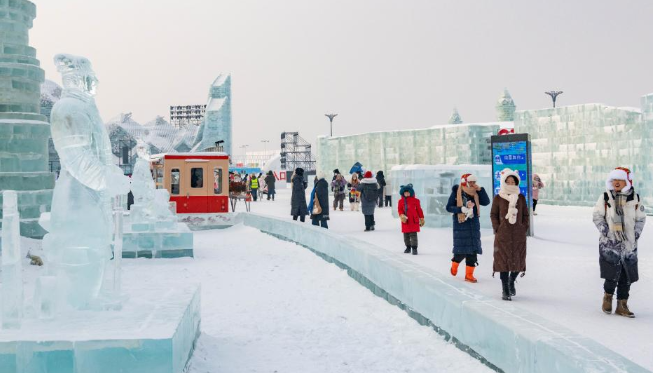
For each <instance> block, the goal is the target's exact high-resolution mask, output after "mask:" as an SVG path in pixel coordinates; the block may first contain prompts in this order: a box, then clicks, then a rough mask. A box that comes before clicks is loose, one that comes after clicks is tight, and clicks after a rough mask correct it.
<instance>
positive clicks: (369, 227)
mask: <svg viewBox="0 0 653 373" xmlns="http://www.w3.org/2000/svg"><path fill="white" fill-rule="evenodd" d="M356 190H357V191H358V192H360V200H361V204H362V206H361V207H362V212H363V215H364V216H365V232H369V231H373V230H374V225H375V222H374V208H375V207H376V204H377V201H378V195H379V184H378V183H377V182H376V179H375V178H374V176H373V175H372V171H366V172H365V174H364V175H363V180H361V182H360V184H358V186H357V187H356Z"/></svg>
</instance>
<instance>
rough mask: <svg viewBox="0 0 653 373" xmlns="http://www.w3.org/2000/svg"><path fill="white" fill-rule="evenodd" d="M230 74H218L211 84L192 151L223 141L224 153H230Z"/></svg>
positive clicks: (201, 149) (210, 146)
mask: <svg viewBox="0 0 653 373" xmlns="http://www.w3.org/2000/svg"><path fill="white" fill-rule="evenodd" d="M231 139H232V134H231V74H220V75H218V77H217V78H216V79H215V80H214V81H213V84H211V90H210V92H209V101H208V103H207V105H206V115H205V116H204V122H202V124H201V125H200V128H199V129H198V131H197V136H196V137H195V140H194V141H193V149H192V150H193V151H199V152H201V151H203V150H205V149H208V148H212V147H214V146H216V142H217V141H221V140H222V141H224V145H223V146H224V152H225V153H227V154H229V155H233V153H232V141H231Z"/></svg>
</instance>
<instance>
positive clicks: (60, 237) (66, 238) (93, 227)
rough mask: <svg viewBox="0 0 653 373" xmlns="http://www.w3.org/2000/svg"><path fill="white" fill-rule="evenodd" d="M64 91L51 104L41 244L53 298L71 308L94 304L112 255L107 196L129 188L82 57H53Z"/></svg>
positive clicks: (88, 65) (94, 83)
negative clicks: (57, 163) (56, 171)
mask: <svg viewBox="0 0 653 373" xmlns="http://www.w3.org/2000/svg"><path fill="white" fill-rule="evenodd" d="M54 62H55V65H56V66H57V70H58V71H59V72H60V73H61V75H62V80H63V88H64V89H63V94H62V98H61V100H60V101H59V102H57V103H56V104H55V106H54V107H53V108H52V115H51V125H52V140H53V142H54V146H55V148H56V150H57V153H59V157H60V160H61V173H60V176H59V179H58V181H57V183H56V186H55V188H54V195H53V199H52V212H51V213H50V218H49V221H47V220H43V219H42V221H44V225H45V227H44V228H45V229H46V230H48V232H49V233H48V234H47V235H46V236H45V238H44V242H43V248H44V250H45V253H46V257H47V259H48V262H49V263H50V274H51V275H54V276H56V282H57V297H58V300H59V301H60V302H63V304H65V305H67V306H69V307H72V308H74V309H85V308H89V307H92V306H93V304H96V301H97V298H98V295H99V292H100V289H101V287H102V282H103V278H104V271H105V267H106V266H107V264H108V262H109V260H110V259H111V240H112V233H113V221H112V215H111V213H112V210H111V202H112V200H111V199H112V197H116V196H119V195H125V194H127V193H128V192H129V178H127V177H126V176H125V175H124V174H123V172H122V170H121V169H120V168H119V167H118V166H116V165H115V164H113V162H112V153H111V143H110V142H109V135H108V133H107V131H106V129H105V127H104V125H103V122H102V119H101V118H100V113H99V112H98V109H97V107H96V105H95V99H94V98H93V97H94V96H95V89H96V87H97V83H98V80H97V77H96V76H95V73H94V72H93V69H92V67H91V63H90V61H89V60H88V59H86V58H84V57H78V56H73V55H68V54H59V55H57V56H55V58H54Z"/></svg>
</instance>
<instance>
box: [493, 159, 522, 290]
mask: <svg viewBox="0 0 653 373" xmlns="http://www.w3.org/2000/svg"><path fill="white" fill-rule="evenodd" d="M519 182H520V179H519V174H518V172H517V171H513V170H511V169H508V168H506V169H504V170H503V171H501V189H500V190H499V194H497V195H496V196H494V199H493V200H492V211H491V212H490V219H491V220H492V228H493V229H494V264H493V270H494V272H499V274H500V277H501V285H502V289H503V294H502V298H503V300H512V298H511V297H514V296H515V295H517V291H516V290H515V280H516V279H517V276H518V275H519V272H526V234H527V232H528V227H529V224H530V220H529V219H530V217H529V211H528V206H527V205H526V198H525V197H524V196H523V195H522V194H521V193H520V192H519ZM522 276H523V274H522Z"/></svg>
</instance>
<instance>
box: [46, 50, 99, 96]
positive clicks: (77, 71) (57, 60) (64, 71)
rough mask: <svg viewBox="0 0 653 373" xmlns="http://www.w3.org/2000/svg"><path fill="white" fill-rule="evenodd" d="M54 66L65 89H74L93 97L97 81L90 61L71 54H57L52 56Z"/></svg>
mask: <svg viewBox="0 0 653 373" xmlns="http://www.w3.org/2000/svg"><path fill="white" fill-rule="evenodd" d="M54 64H55V65H56V66H57V71H59V72H60V73H61V76H62V79H63V86H64V88H65V89H76V90H79V91H82V92H84V93H86V94H88V95H89V96H95V93H96V88H97V84H98V79H97V77H96V76H95V72H94V71H93V67H92V66H91V61H89V60H88V59H87V58H85V57H80V56H73V55H72V54H57V55H56V56H54Z"/></svg>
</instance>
